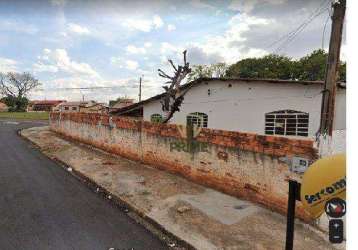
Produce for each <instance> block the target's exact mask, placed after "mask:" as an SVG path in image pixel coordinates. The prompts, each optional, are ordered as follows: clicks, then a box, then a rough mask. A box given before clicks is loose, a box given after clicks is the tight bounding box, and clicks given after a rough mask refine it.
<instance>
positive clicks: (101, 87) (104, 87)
mask: <svg viewBox="0 0 358 250" xmlns="http://www.w3.org/2000/svg"><path fill="white" fill-rule="evenodd" d="M116 88H138V85H132V86H110V87H106V86H98V87H73V88H69V87H64V88H46V89H43V88H38V89H34V90H33V91H54V90H60V91H61V90H99V89H116Z"/></svg>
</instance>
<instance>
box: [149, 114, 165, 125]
mask: <svg viewBox="0 0 358 250" xmlns="http://www.w3.org/2000/svg"><path fill="white" fill-rule="evenodd" d="M150 121H151V122H154V123H161V122H162V121H163V116H162V115H160V114H152V115H151V116H150Z"/></svg>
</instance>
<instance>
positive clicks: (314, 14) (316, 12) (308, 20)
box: [267, 0, 330, 53]
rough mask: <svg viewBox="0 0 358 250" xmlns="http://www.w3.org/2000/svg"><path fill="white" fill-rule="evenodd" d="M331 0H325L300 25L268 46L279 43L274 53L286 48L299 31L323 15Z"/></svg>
mask: <svg viewBox="0 0 358 250" xmlns="http://www.w3.org/2000/svg"><path fill="white" fill-rule="evenodd" d="M329 1H330V0H323V1H322V2H321V3H320V5H319V6H318V7H317V8H316V9H315V10H314V11H313V12H312V13H311V14H310V16H309V17H308V18H306V19H305V20H304V21H303V22H302V23H301V24H300V25H299V26H298V27H296V28H295V29H293V30H291V31H290V32H289V33H287V34H286V35H284V36H282V37H280V38H279V39H277V40H275V41H274V42H272V43H271V44H270V45H269V46H268V47H267V48H271V47H274V46H275V45H276V44H279V46H278V47H276V49H275V50H274V51H275V52H274V53H277V52H279V51H280V50H282V49H283V48H285V47H286V46H287V45H288V44H289V43H290V42H292V41H293V40H294V38H296V37H297V35H298V34H299V33H301V32H302V31H303V30H304V29H305V28H306V27H307V25H308V24H309V23H311V22H312V21H313V20H314V19H315V18H316V17H317V16H319V15H321V14H322V13H323V12H324V11H326V9H327V2H329Z"/></svg>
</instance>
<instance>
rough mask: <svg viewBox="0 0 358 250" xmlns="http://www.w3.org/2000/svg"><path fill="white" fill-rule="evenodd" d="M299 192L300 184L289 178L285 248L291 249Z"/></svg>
mask: <svg viewBox="0 0 358 250" xmlns="http://www.w3.org/2000/svg"><path fill="white" fill-rule="evenodd" d="M300 192H301V184H300V183H298V182H297V181H295V180H289V181H288V207H287V226H286V250H292V249H293V238H294V234H295V210H296V200H300Z"/></svg>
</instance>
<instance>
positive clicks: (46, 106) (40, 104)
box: [27, 100, 66, 112]
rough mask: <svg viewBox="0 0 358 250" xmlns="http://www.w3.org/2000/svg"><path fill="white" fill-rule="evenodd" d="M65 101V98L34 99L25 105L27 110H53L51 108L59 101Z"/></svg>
mask: <svg viewBox="0 0 358 250" xmlns="http://www.w3.org/2000/svg"><path fill="white" fill-rule="evenodd" d="M63 102H66V101H65V100H36V101H31V102H29V104H28V105H27V112H32V111H45V112H50V111H53V108H54V107H56V106H57V105H59V104H60V103H63Z"/></svg>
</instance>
